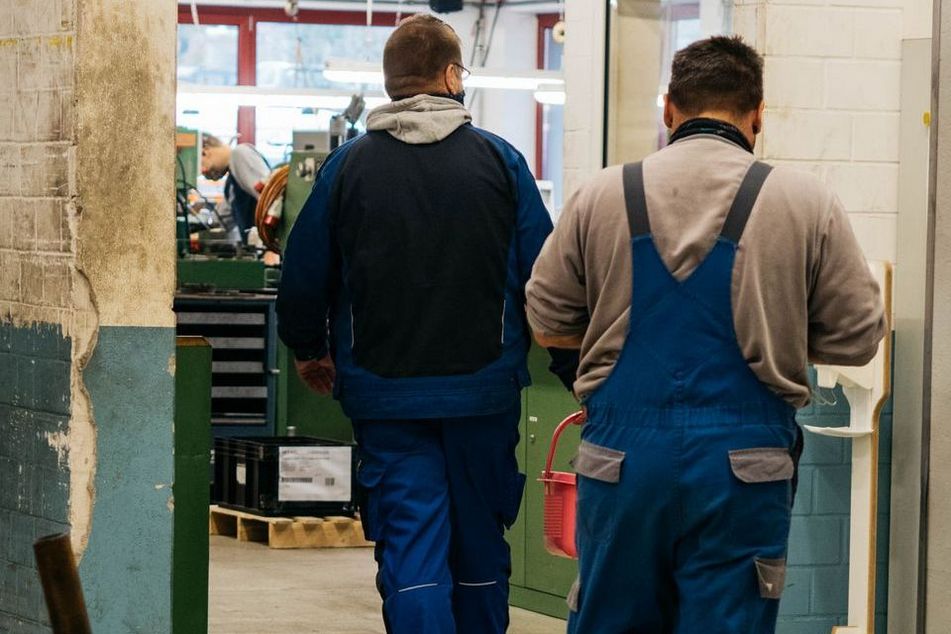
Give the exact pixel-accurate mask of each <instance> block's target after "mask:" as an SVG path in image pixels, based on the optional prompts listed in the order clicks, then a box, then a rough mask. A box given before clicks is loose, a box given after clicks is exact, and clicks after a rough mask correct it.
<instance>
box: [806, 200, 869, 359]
mask: <svg viewBox="0 0 951 634" xmlns="http://www.w3.org/2000/svg"><path fill="white" fill-rule="evenodd" d="M830 206H831V208H830V212H829V215H828V219H827V221H826V223H825V229H824V230H823V231H822V233H821V234H820V236H819V248H818V250H817V256H816V257H817V260H816V262H815V263H814V273H813V283H812V288H811V292H810V295H809V360H810V361H812V362H814V363H829V364H836V365H864V364H865V363H868V362H869V361H870V360H871V359H872V357H874V356H875V353H876V351H877V350H878V343H879V342H880V341H881V339H882V337H884V336H885V335H886V327H887V323H886V318H885V309H884V306H883V304H882V297H881V291H880V289H879V287H878V283H877V282H876V281H875V278H874V277H873V276H872V273H871V270H870V269H869V266H868V262H867V261H866V259H865V256H864V255H863V253H862V249H861V248H860V247H859V244H858V241H857V240H856V239H855V235H854V234H853V233H852V226H851V224H850V223H849V219H848V215H847V214H846V212H845V209H844V208H843V207H842V204H841V203H840V202H839V201H838V199H836V198H835V197H834V196H833V197H832V199H831V204H830Z"/></svg>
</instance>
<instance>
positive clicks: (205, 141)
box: [201, 132, 224, 150]
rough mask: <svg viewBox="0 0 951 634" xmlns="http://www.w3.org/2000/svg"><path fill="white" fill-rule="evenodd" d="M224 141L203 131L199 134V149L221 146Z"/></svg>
mask: <svg viewBox="0 0 951 634" xmlns="http://www.w3.org/2000/svg"><path fill="white" fill-rule="evenodd" d="M222 145H224V143H222V142H221V139H219V138H218V137H216V136H214V135H212V134H207V133H205V132H203V133H202V135H201V149H203V150H204V149H205V148H211V147H221V146H222Z"/></svg>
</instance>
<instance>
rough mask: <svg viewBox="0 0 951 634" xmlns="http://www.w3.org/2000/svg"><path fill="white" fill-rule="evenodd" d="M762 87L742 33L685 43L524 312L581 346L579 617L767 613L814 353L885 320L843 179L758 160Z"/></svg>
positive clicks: (691, 620) (657, 623)
mask: <svg viewBox="0 0 951 634" xmlns="http://www.w3.org/2000/svg"><path fill="white" fill-rule="evenodd" d="M762 86H763V76H762V60H761V58H760V57H759V55H758V54H757V53H756V52H755V51H754V50H753V49H752V48H750V47H748V46H747V45H746V44H744V43H743V42H742V40H740V39H739V38H725V37H717V38H712V39H709V40H704V41H701V42H697V43H695V44H693V45H691V46H689V47H688V48H686V49H684V50H682V51H680V52H679V53H677V55H676V57H675V59H674V64H673V73H672V79H671V82H670V88H669V94H668V96H667V100H666V107H665V113H664V117H665V122H666V124H667V126H668V128H670V130H671V131H672V136H671V144H670V145H669V147H667V148H665V149H663V150H661V151H660V152H657V153H655V154H653V155H651V156H649V157H647V159H646V160H644V162H643V163H638V164H631V165H625V166H623V167H621V166H619V167H613V168H608V169H607V170H604V171H603V172H602V173H601V174H599V175H598V176H596V177H595V178H594V179H593V180H592V181H591V182H590V183H588V184H587V185H586V186H584V187H582V188H581V189H580V191H579V192H577V193H576V194H575V195H574V196H573V197H572V198H571V200H570V201H569V203H568V205H567V206H566V208H565V210H564V212H563V214H562V216H561V218H560V220H559V223H558V226H557V227H556V229H555V231H554V233H553V234H552V236H551V237H550V238H549V240H548V241H547V242H546V244H545V247H544V249H543V251H542V254H541V255H540V256H539V259H538V261H537V262H536V265H535V269H534V271H533V275H532V280H531V281H530V283H529V286H528V288H527V291H526V292H527V297H528V317H529V321H530V323H531V325H532V328H533V329H534V330H535V332H536V337H537V338H538V340H539V341H540V342H542V343H543V344H544V345H558V346H562V347H567V346H571V345H574V346H576V347H579V348H580V349H581V364H580V367H579V374H578V380H577V381H576V383H575V390H576V393H577V394H578V395H579V397H580V398H581V399H582V401H583V403H584V405H585V407H586V408H587V422H586V424H585V425H584V428H583V431H582V443H581V446H580V448H579V451H578V455H577V457H576V459H575V461H574V467H575V470H576V471H577V473H578V476H579V477H578V533H577V535H578V537H577V540H578V547H579V560H580V561H579V567H580V575H579V582H578V583H577V584H576V585H575V587H573V588H572V591H571V593H570V596H569V605H570V607H571V610H572V611H571V616H570V618H569V624H568V630H569V632H577V633H580V634H620V633H622V632H623V633H636V634H667V633H675V634H767V633H770V632H773V631H774V629H775V623H776V616H777V610H778V605H779V601H778V599H779V597H780V593H781V591H782V589H783V585H784V577H785V557H786V546H787V539H788V531H789V524H790V514H791V507H792V501H793V495H794V490H795V473H796V467H797V465H796V463H797V460H798V456H799V453H800V452H801V448H802V445H801V442H802V441H801V433H800V431H799V429H798V427H797V425H796V420H795V412H796V408H797V407H800V406H802V405H804V404H806V403H807V402H808V400H809V394H810V388H809V382H808V376H807V363H808V362H809V361H813V362H823V363H835V364H856V365H858V364H863V363H866V362H867V361H869V360H870V359H871V357H872V356H873V355H874V354H875V352H876V350H877V347H878V343H879V341H880V340H881V338H882V336H883V335H884V333H885V318H884V315H883V309H882V304H881V299H880V296H879V289H878V288H877V285H876V283H875V281H874V279H873V278H872V276H871V274H870V271H869V268H868V266H867V264H866V262H865V260H864V258H863V255H862V252H861V250H860V248H859V246H858V244H857V243H856V240H855V237H854V236H853V234H852V231H851V228H850V225H849V221H848V218H847V215H846V213H845V211H844V210H843V208H842V205H841V204H840V203H839V201H838V200H837V199H836V197H835V195H834V194H832V193H831V192H830V191H829V190H828V189H827V188H826V187H825V186H824V185H823V184H822V183H820V182H819V181H818V180H817V179H816V178H814V177H813V176H811V175H809V174H806V173H800V172H796V171H793V170H788V169H783V168H776V169H772V168H771V167H769V166H768V165H766V164H764V163H760V162H757V161H755V159H754V157H753V154H752V151H753V144H754V141H755V138H756V134H757V133H758V132H759V130H760V127H761V118H762V101H763V92H762V90H763V89H762ZM803 133H804V134H807V133H808V131H803Z"/></svg>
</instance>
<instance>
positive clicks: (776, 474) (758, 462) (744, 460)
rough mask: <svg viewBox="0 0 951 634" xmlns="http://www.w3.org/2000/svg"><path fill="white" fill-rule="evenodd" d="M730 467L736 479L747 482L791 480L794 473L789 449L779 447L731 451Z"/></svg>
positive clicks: (793, 464) (794, 469)
mask: <svg viewBox="0 0 951 634" xmlns="http://www.w3.org/2000/svg"><path fill="white" fill-rule="evenodd" d="M730 469H731V470H732V471H733V475H735V476H736V477H737V479H738V480H740V481H741V482H746V483H749V484H755V483H760V482H779V481H782V480H791V479H792V477H793V475H794V474H795V473H796V465H795V463H794V462H793V459H792V456H791V455H789V450H788V449H785V448H780V447H759V448H755V449H738V450H736V451H731V452H730Z"/></svg>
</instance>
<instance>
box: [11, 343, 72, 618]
mask: <svg viewBox="0 0 951 634" xmlns="http://www.w3.org/2000/svg"><path fill="white" fill-rule="evenodd" d="M70 347H71V345H70V340H69V339H68V338H65V337H63V334H62V331H61V329H60V328H59V327H58V326H49V325H35V326H30V327H16V326H13V325H12V324H0V632H10V633H13V632H16V633H17V634H34V633H41V632H42V633H46V632H49V625H48V623H49V620H48V618H47V614H46V605H45V604H44V602H43V594H42V589H41V588H40V584H39V579H38V577H37V574H36V566H35V563H34V559H33V548H32V546H33V542H34V540H36V538H37V537H40V536H43V535H50V534H53V533H62V532H64V531H66V530H67V529H68V524H67V522H68V516H69V511H68V506H69V468H68V465H67V463H66V460H65V456H64V457H63V458H64V459H61V457H60V456H59V455H58V454H57V452H56V450H55V449H53V448H52V447H51V446H50V443H49V442H48V440H47V436H48V435H50V434H59V433H65V432H66V430H67V426H68V425H69V403H70V383H69V375H70Z"/></svg>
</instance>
